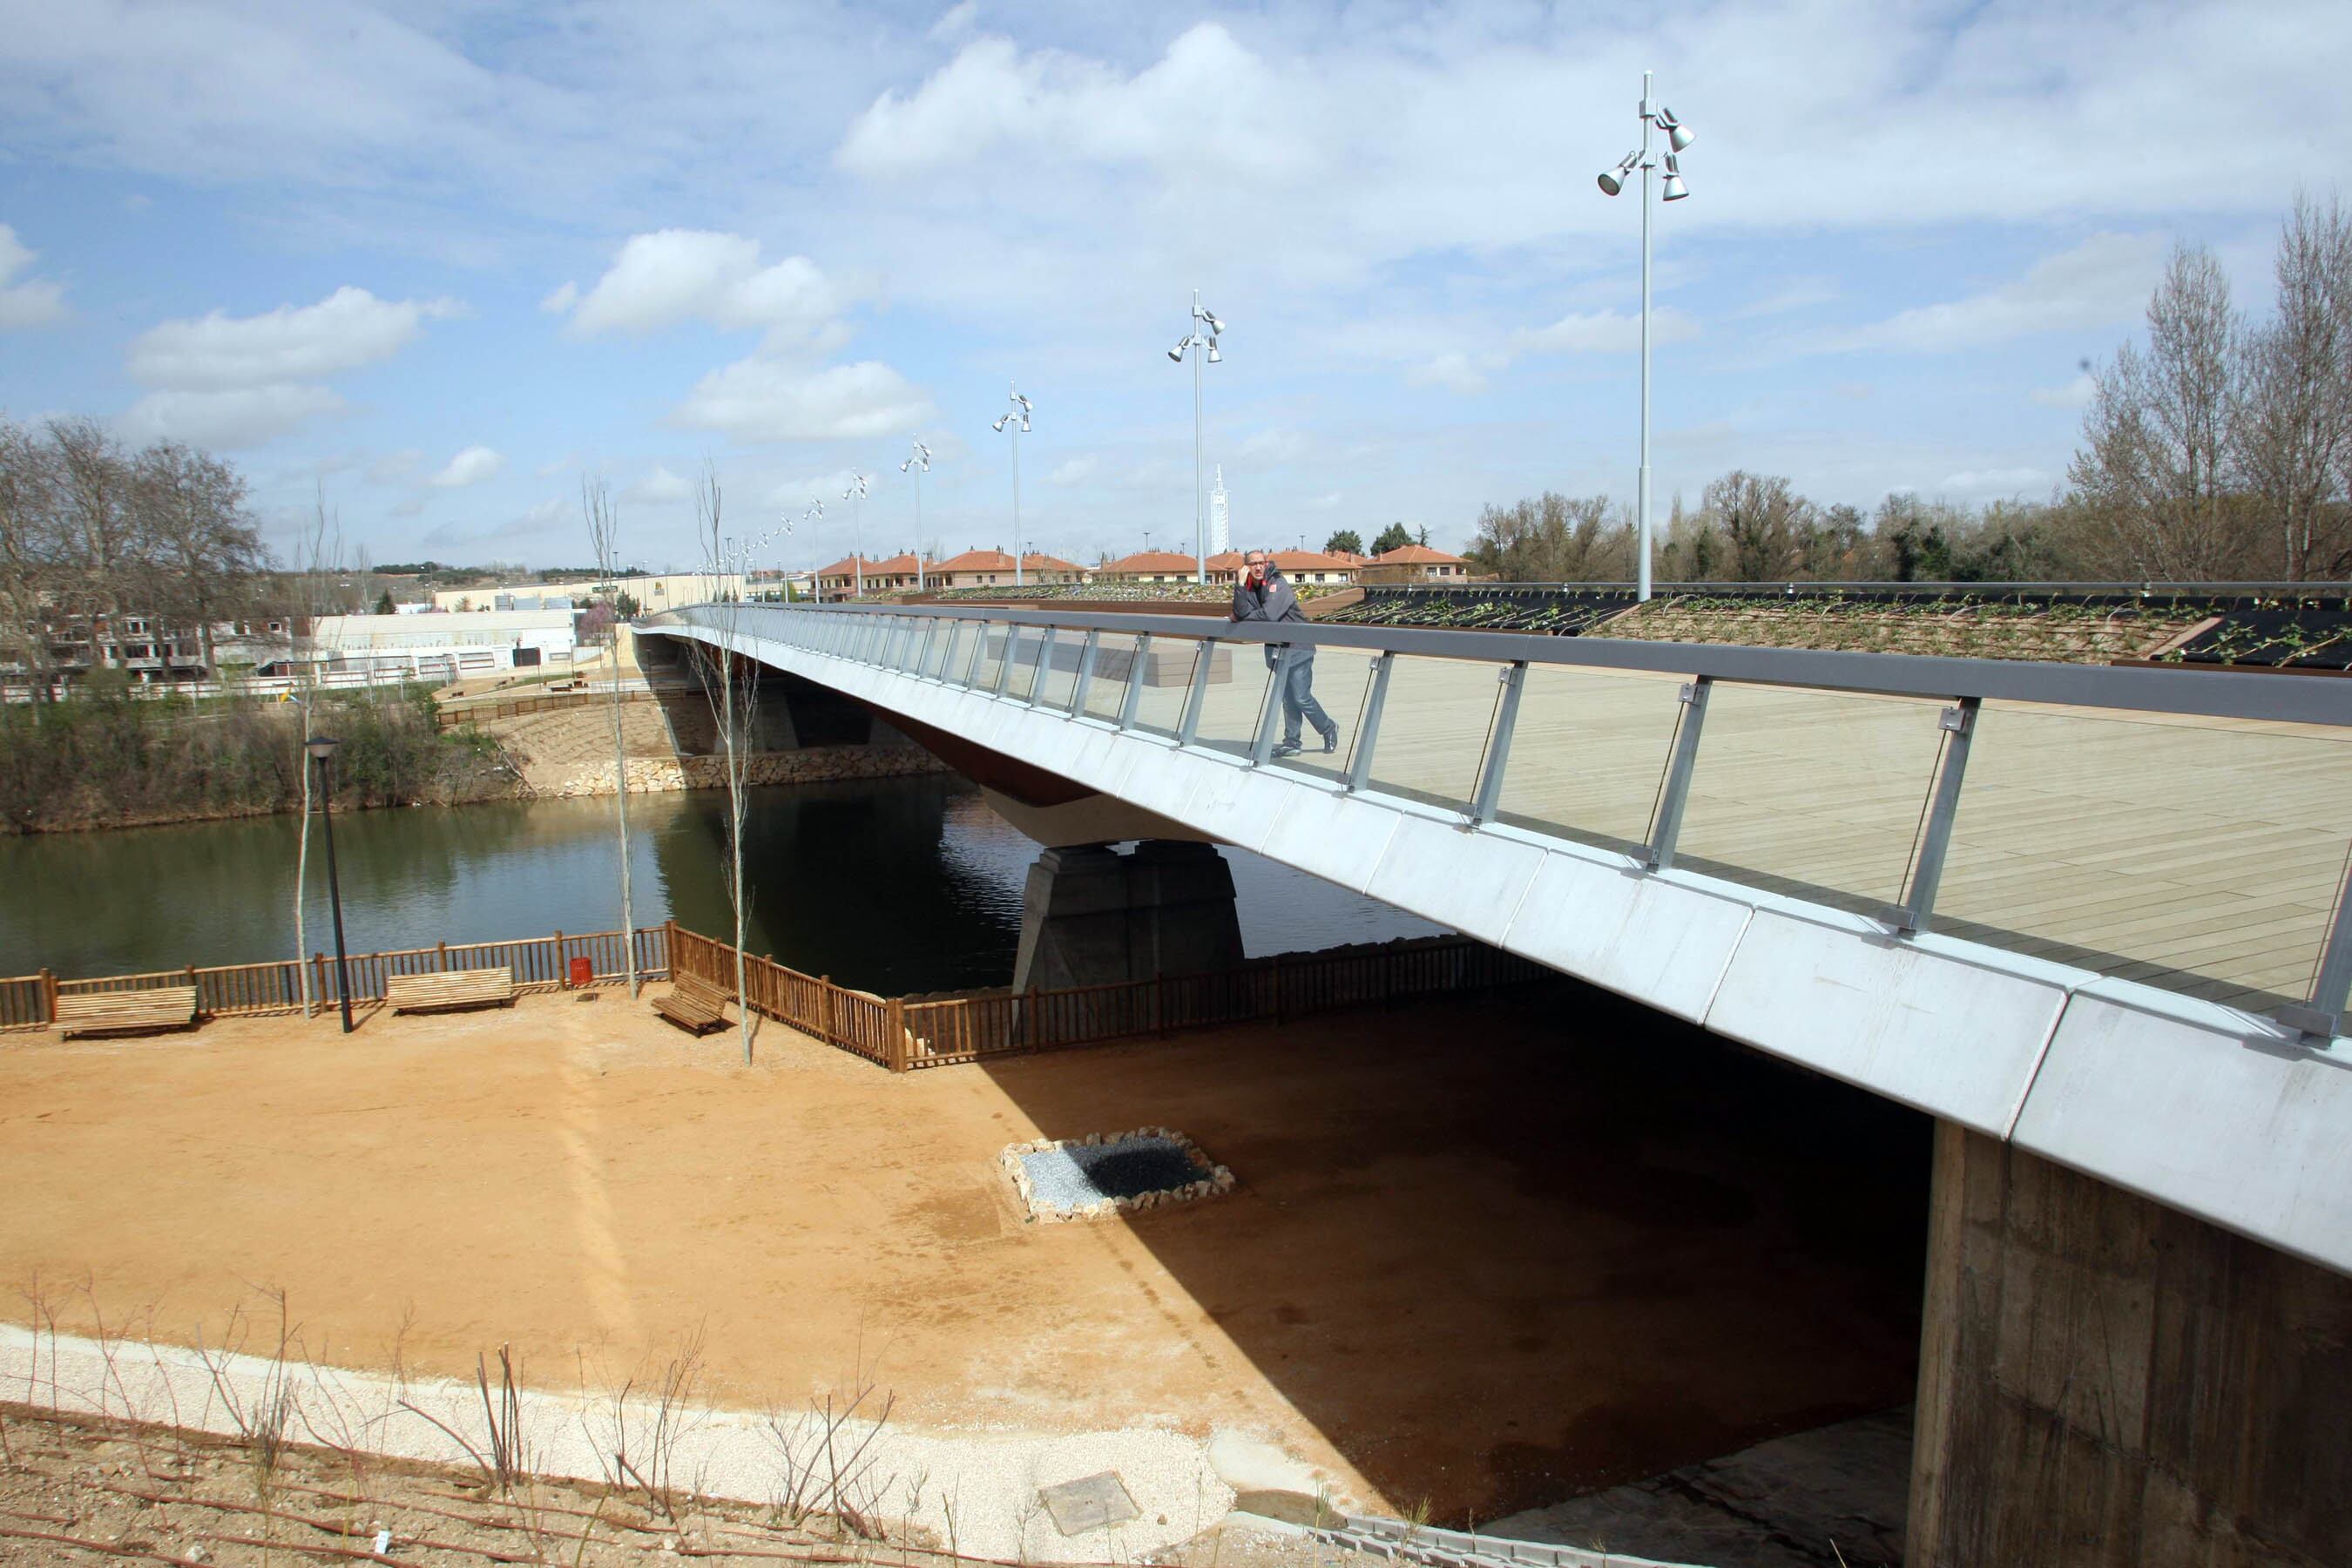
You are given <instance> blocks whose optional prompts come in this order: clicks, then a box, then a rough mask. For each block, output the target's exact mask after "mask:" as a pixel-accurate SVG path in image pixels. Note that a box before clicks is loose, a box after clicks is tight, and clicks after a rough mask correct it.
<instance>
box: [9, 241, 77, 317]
mask: <svg viewBox="0 0 2352 1568" xmlns="http://www.w3.org/2000/svg"><path fill="white" fill-rule="evenodd" d="M39 255H40V252H38V251H37V250H27V249H26V247H25V246H24V243H23V242H22V241H20V240H19V239H17V237H16V230H15V229H13V228H10V227H9V226H7V225H6V224H5V223H0V331H7V330H8V329H9V328H12V327H46V326H48V325H50V324H52V323H53V322H57V321H64V320H65V319H66V317H67V315H68V311H67V310H66V286H65V285H64V284H62V283H58V282H52V281H50V280H49V279H42V278H27V279H24V281H22V282H14V281H11V279H15V278H16V275H17V274H18V273H20V272H23V271H26V269H27V268H30V267H31V266H32V265H33V262H34V260H35V258H37V257H38V256H39Z"/></svg>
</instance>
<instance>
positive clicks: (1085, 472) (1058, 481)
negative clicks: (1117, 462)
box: [1045, 458, 1102, 485]
mask: <svg viewBox="0 0 2352 1568" xmlns="http://www.w3.org/2000/svg"><path fill="white" fill-rule="evenodd" d="M1101 471H1102V459H1101V458H1069V459H1067V460H1066V461H1064V462H1060V463H1056V464H1055V465H1054V470H1053V472H1051V473H1049V474H1047V475H1046V476H1045V482H1046V483H1047V484H1049V485H1082V484H1085V483H1086V482H1087V480H1088V479H1093V478H1094V477H1095V475H1097V473H1099V472H1101Z"/></svg>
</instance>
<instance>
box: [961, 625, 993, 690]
mask: <svg viewBox="0 0 2352 1568" xmlns="http://www.w3.org/2000/svg"><path fill="white" fill-rule="evenodd" d="M973 624H974V625H975V626H977V627H978V628H979V629H978V633H977V635H975V636H974V637H972V639H971V658H968V659H965V660H964V661H963V679H962V680H961V682H959V684H960V685H961V686H962V687H963V689H965V690H967V691H969V690H971V683H972V682H973V680H975V679H978V678H979V675H980V656H981V655H982V653H985V652H986V651H987V650H988V623H987V622H986V621H977V622H974V623H973Z"/></svg>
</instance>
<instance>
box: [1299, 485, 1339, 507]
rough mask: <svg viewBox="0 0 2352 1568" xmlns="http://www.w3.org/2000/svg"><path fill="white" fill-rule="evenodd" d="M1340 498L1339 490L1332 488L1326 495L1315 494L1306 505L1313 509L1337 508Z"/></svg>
mask: <svg viewBox="0 0 2352 1568" xmlns="http://www.w3.org/2000/svg"><path fill="white" fill-rule="evenodd" d="M1341 499H1342V498H1341V496H1340V494H1339V491H1338V490H1333V491H1331V492H1330V493H1329V494H1328V495H1319V496H1317V497H1316V498H1315V499H1314V500H1311V501H1308V502H1307V508H1308V510H1313V511H1332V510H1337V509H1338V507H1339V502H1340V500H1341Z"/></svg>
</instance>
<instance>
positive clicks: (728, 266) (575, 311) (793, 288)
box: [541, 228, 843, 341]
mask: <svg viewBox="0 0 2352 1568" xmlns="http://www.w3.org/2000/svg"><path fill="white" fill-rule="evenodd" d="M842 305H843V301H842V299H841V297H840V294H839V292H838V290H836V289H835V288H834V286H833V285H832V284H831V283H830V282H828V281H827V280H826V279H825V276H824V273H823V272H822V271H821V270H819V269H818V268H817V265H816V263H815V262H814V261H811V260H810V259H809V258H807V257H805V256H788V257H786V258H784V259H782V261H778V262H775V263H773V264H772V265H770V266H766V267H762V266H761V265H760V242H759V241H758V240H756V239H747V238H745V237H742V236H741V235H735V234H718V233H713V232H710V231H709V230H704V229H684V228H666V229H662V230H661V231H659V232H658V233H655V234H640V235H636V236H634V237H631V238H630V239H629V240H628V241H627V242H626V243H625V244H624V245H623V246H622V247H621V248H620V252H619V254H617V255H616V256H614V258H613V265H612V266H611V268H608V269H607V270H606V271H605V273H604V277H602V278H600V279H597V280H596V284H595V287H593V288H592V289H589V290H588V291H587V293H585V294H584V295H583V294H582V293H581V292H580V291H579V290H578V289H576V288H575V287H574V286H573V285H572V284H570V283H566V284H564V285H563V286H562V288H560V289H556V290H555V292H554V293H552V294H550V295H549V296H548V297H547V298H546V300H543V301H541V308H542V309H544V310H553V311H558V312H562V311H569V312H570V313H571V317H572V320H571V323H570V331H572V333H573V334H574V335H575V336H579V337H595V336H597V335H598V334H600V333H604V332H632V333H635V332H649V331H656V330H657V329H659V328H662V327H670V326H676V325H677V324H678V323H679V322H681V321H707V322H709V323H710V324H711V325H712V326H716V327H725V328H730V329H736V328H744V327H759V328H762V329H764V330H766V331H768V332H769V333H771V334H772V337H773V338H775V339H776V340H778V341H785V340H789V339H791V338H794V337H800V338H807V337H812V336H815V335H817V334H819V333H820V332H823V331H824V330H825V329H827V328H828V327H830V326H831V325H832V324H833V322H834V320H835V317H836V316H838V315H839V313H840V311H841V309H842Z"/></svg>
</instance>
